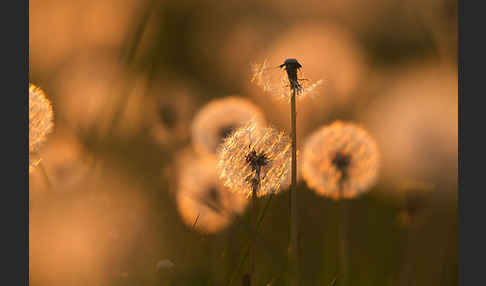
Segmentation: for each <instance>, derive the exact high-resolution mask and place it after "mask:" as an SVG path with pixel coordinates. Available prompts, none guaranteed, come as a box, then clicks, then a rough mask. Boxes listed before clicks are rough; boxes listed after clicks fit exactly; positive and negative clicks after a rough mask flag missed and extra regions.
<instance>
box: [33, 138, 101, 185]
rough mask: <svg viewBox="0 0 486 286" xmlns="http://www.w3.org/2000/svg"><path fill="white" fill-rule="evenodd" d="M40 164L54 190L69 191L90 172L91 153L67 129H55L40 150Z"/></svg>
mask: <svg viewBox="0 0 486 286" xmlns="http://www.w3.org/2000/svg"><path fill="white" fill-rule="evenodd" d="M40 155H41V157H42V158H43V160H42V164H43V165H44V168H45V171H46V173H47V175H48V177H49V179H50V180H51V183H52V184H53V185H55V186H56V188H55V189H56V190H60V191H69V190H70V189H71V187H72V186H74V185H76V184H79V183H81V182H82V180H83V178H84V177H85V176H87V175H88V173H89V172H90V165H89V164H90V162H91V160H92V159H93V158H92V157H91V155H90V154H89V153H88V152H87V151H86V150H84V147H83V145H82V144H81V143H80V142H79V140H78V139H77V138H76V137H75V136H74V135H73V134H70V132H69V131H67V130H63V131H61V130H60V129H57V130H56V132H55V133H54V134H53V136H52V138H51V139H50V140H49V142H47V143H46V145H45V147H44V148H43V149H42V151H41V152H40Z"/></svg>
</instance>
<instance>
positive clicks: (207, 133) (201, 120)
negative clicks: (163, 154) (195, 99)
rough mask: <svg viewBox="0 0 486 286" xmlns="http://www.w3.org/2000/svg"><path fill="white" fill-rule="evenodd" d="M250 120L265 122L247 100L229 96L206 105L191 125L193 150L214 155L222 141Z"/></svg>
mask: <svg viewBox="0 0 486 286" xmlns="http://www.w3.org/2000/svg"><path fill="white" fill-rule="evenodd" d="M250 120H254V121H255V122H257V123H258V124H264V123H265V121H266V120H265V116H264V115H263V113H262V112H261V111H260V109H259V108H258V107H257V106H255V105H254V104H253V103H251V102H250V101H248V100H247V99H244V98H241V97H234V96H231V97H226V98H223V99H217V100H214V101H212V102H210V103H208V104H207V105H206V106H205V107H203V108H202V109H201V110H200V111H199V113H198V114H197V115H196V117H195V118H194V121H193V124H192V143H193V145H194V149H196V150H197V151H198V152H200V153H202V154H211V155H214V154H216V149H217V147H218V146H219V145H220V144H221V143H222V142H223V140H224V139H225V138H226V137H227V136H229V135H230V134H231V133H232V132H233V131H234V130H236V129H238V128H239V127H240V126H243V125H244V124H245V123H247V122H248V121H250Z"/></svg>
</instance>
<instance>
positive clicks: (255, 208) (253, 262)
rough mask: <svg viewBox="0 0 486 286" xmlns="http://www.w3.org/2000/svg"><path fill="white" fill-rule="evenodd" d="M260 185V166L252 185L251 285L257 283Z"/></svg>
mask: <svg viewBox="0 0 486 286" xmlns="http://www.w3.org/2000/svg"><path fill="white" fill-rule="evenodd" d="M259 185H260V167H259V166H258V167H257V168H256V174H255V180H254V182H253V186H252V194H251V197H252V216H253V218H252V221H253V225H254V228H253V229H254V231H253V234H252V242H251V244H250V245H251V246H250V257H251V258H250V259H251V261H250V285H255V265H256V251H255V243H256V235H257V227H258V201H257V192H258V186H259Z"/></svg>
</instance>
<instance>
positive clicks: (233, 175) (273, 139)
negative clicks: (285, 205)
mask: <svg viewBox="0 0 486 286" xmlns="http://www.w3.org/2000/svg"><path fill="white" fill-rule="evenodd" d="M290 152H291V144H290V138H289V137H288V136H287V135H285V134H284V133H283V132H278V131H277V130H275V129H273V128H263V127H261V126H259V125H257V124H256V123H255V122H249V123H247V124H246V125H244V126H243V127H241V128H239V129H238V130H236V131H235V132H233V133H232V134H231V136H229V137H228V138H226V139H225V141H224V143H223V144H222V145H221V146H220V149H219V150H218V159H219V162H218V168H219V171H220V178H221V179H222V180H223V183H224V185H225V186H227V187H229V188H231V189H232V190H233V191H235V192H240V193H243V194H245V195H247V196H250V195H251V193H252V187H253V185H254V184H255V183H258V192H257V195H258V196H263V195H266V194H269V193H277V192H279V191H280V190H281V189H283V188H284V187H285V185H287V184H288V179H289V171H290V161H291V159H290ZM258 172H259V175H260V177H259V178H258V176H257V173H258Z"/></svg>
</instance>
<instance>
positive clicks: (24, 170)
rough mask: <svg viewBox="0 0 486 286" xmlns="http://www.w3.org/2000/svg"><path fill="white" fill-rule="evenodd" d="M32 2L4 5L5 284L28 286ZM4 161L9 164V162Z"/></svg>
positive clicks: (0, 24)
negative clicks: (29, 95)
mask: <svg viewBox="0 0 486 286" xmlns="http://www.w3.org/2000/svg"><path fill="white" fill-rule="evenodd" d="M28 8H29V2H28V0H15V1H3V2H2V4H1V9H0V11H2V17H1V18H0V19H2V20H0V27H1V29H2V32H3V33H2V40H3V41H2V45H1V47H2V53H1V55H2V71H3V72H2V77H1V80H2V85H3V88H2V97H1V98H2V105H1V106H2V109H3V112H1V120H0V122H2V125H3V126H2V127H3V128H2V129H3V132H2V140H1V141H2V145H3V146H2V148H1V150H2V151H3V156H2V158H3V159H4V160H3V161H4V164H3V167H4V168H2V169H3V170H2V172H1V174H2V180H5V181H4V182H3V184H2V186H3V188H2V195H3V196H5V197H6V198H5V199H3V200H1V201H2V202H3V205H2V207H1V208H0V209H1V212H0V217H2V222H3V227H2V235H1V236H0V237H1V238H2V244H1V245H2V250H3V251H2V252H1V253H2V260H3V262H4V263H2V264H3V265H2V276H3V277H2V284H4V285H29V275H28V273H29V255H28V249H29V240H28V237H29V236H28V235H29V215H28V214H29V213H28V211H29V196H28V192H29V188H28V180H29V177H28V175H29V174H28V172H29V170H28V156H29V155H28V152H27V151H28V140H29V138H28V113H29V109H28V106H29V102H28V100H29V97H28V83H29V69H28V63H29V53H28V51H29V50H28V45H29V37H28V36H29V9H28ZM5 159H7V160H8V161H7V162H5Z"/></svg>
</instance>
